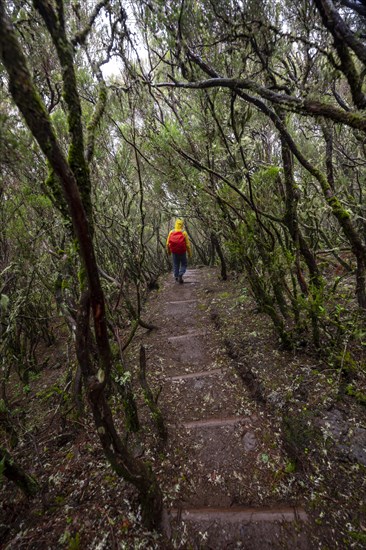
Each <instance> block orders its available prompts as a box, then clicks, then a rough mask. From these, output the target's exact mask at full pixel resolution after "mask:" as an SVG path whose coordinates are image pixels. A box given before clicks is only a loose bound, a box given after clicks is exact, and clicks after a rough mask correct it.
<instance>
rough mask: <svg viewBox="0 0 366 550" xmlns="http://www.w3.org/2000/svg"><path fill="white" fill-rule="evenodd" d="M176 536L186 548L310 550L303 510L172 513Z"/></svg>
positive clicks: (230, 509)
mask: <svg viewBox="0 0 366 550" xmlns="http://www.w3.org/2000/svg"><path fill="white" fill-rule="evenodd" d="M171 517H172V522H173V524H175V525H174V526H175V536H177V534H179V533H180V532H182V535H183V536H185V540H186V542H185V544H186V546H185V547H190V548H202V549H203V548H217V549H220V548H225V549H228V548H241V549H243V550H273V549H276V550H284V549H287V550H293V549H296V550H310V548H311V543H310V540H309V534H308V531H309V525H308V516H307V514H306V512H305V510H304V509H303V508H300V507H290V506H281V507H278V508H249V507H229V508H220V507H215V508H186V509H180V510H177V509H175V510H172V513H171Z"/></svg>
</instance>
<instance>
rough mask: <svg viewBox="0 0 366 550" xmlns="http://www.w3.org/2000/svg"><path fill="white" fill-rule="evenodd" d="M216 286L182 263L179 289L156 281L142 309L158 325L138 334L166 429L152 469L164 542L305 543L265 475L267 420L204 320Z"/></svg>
mask: <svg viewBox="0 0 366 550" xmlns="http://www.w3.org/2000/svg"><path fill="white" fill-rule="evenodd" d="M224 291H225V286H224V283H221V282H219V281H218V278H217V271H216V270H213V269H190V270H189V271H187V273H186V276H185V282H184V284H183V285H179V284H177V283H175V282H174V280H173V279H172V277H171V276H169V277H166V279H165V280H164V281H163V283H162V287H161V288H160V291H159V293H157V295H156V297H155V299H154V300H153V302H152V304H151V310H150V311H151V321H153V322H155V323H157V324H158V325H159V327H160V329H159V330H158V331H153V332H151V333H150V334H147V335H145V337H144V344H145V345H146V349H147V354H148V370H149V376H151V377H152V380H153V383H154V384H155V385H156V384H158V385H160V386H161V388H162V390H161V394H160V397H159V406H160V408H161V410H162V412H163V414H164V418H165V420H166V422H167V425H168V431H169V438H168V443H167V445H166V447H165V448H164V450H163V451H161V469H160V470H159V471H158V475H159V476H160V480H161V483H162V486H163V490H164V492H165V494H166V495H167V499H168V508H169V513H170V518H171V522H170V523H171V538H172V541H173V544H174V546H175V547H176V548H215V549H220V548H245V549H246V548H247V549H251V550H255V549H267V548H268V549H269V548H271V549H273V548H281V549H284V548H289V549H290V548H291V549H294V548H297V549H306V548H310V543H309V542H308V537H307V530H308V517H307V514H306V512H305V510H304V509H303V508H302V507H301V504H299V502H293V501H289V498H287V496H284V495H283V491H282V490H281V485H279V484H278V483H277V481H278V480H277V479H276V472H275V473H274V472H273V461H276V460H278V463H279V464H280V463H281V461H283V456H282V455H281V450H280V449H276V448H275V447H276V445H275V441H274V439H273V437H274V434H273V428H272V426H271V421H270V418H269V416H267V414H266V413H265V412H264V411H263V410H261V408H260V406H259V405H258V404H257V403H256V402H255V401H254V399H253V398H252V397H250V395H249V393H248V392H247V389H246V388H245V386H244V385H243V383H242V381H241V379H240V378H239V377H237V375H236V372H235V365H234V364H233V361H232V360H230V359H229V358H228V356H227V354H226V353H225V350H224V347H223V343H222V335H221V334H220V333H219V332H218V330H217V329H216V328H215V325H214V323H213V321H212V315H211V311H212V306H213V305H214V302H215V293H217V292H224ZM269 449H270V453H269ZM269 454H271V463H272V465H271V467H270V464H269ZM279 470H280V468H279Z"/></svg>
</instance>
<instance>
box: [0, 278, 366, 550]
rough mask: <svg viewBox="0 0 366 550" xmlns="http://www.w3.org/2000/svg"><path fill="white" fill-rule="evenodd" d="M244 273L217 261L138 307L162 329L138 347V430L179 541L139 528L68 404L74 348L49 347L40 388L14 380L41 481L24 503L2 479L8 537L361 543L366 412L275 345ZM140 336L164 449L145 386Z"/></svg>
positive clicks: (134, 440)
mask: <svg viewBox="0 0 366 550" xmlns="http://www.w3.org/2000/svg"><path fill="white" fill-rule="evenodd" d="M244 285H245V283H244V282H243V281H240V280H234V279H232V280H230V281H226V282H223V281H220V280H219V278H218V272H217V270H216V269H207V268H204V269H191V270H189V271H188V272H187V274H186V277H185V283H184V284H183V285H179V284H178V283H175V281H174V279H173V278H172V277H171V276H170V275H169V276H166V277H164V278H162V280H161V282H160V288H159V290H158V291H155V292H154V293H151V294H150V298H149V300H148V302H147V303H146V305H145V312H144V318H145V319H147V320H148V321H149V322H152V323H154V324H155V325H157V326H158V327H159V328H158V330H154V331H151V332H146V331H143V330H140V332H139V333H138V335H137V338H136V339H135V340H134V342H133V344H132V345H131V346H130V348H129V352H128V365H129V370H130V372H131V375H132V379H133V380H134V381H136V382H134V384H135V386H134V387H135V391H136V396H137V399H138V401H139V403H140V407H139V412H140V420H141V425H142V426H141V430H140V432H139V433H138V434H137V435H130V436H129V442H130V445H131V447H132V448H133V449H134V453H135V455H136V457H139V458H142V459H143V460H145V461H149V462H150V463H151V464H152V467H153V469H154V471H155V473H156V475H157V476H158V479H159V481H160V483H161V486H162V489H163V492H164V495H165V506H166V510H167V512H168V516H169V521H167V527H166V531H167V532H166V535H168V536H169V535H170V540H167V536H166V535H165V536H163V535H159V534H156V533H146V532H145V531H144V529H143V528H142V526H141V524H140V516H139V511H138V504H137V499H136V493H135V491H134V490H133V488H131V487H130V486H129V485H127V484H125V483H124V482H123V481H122V480H120V479H119V478H117V476H116V475H115V474H114V473H113V472H112V470H111V469H110V467H109V466H108V465H107V464H106V461H105V459H104V457H103V453H102V451H101V450H100V446H99V442H98V438H97V437H96V435H95V431H94V428H93V425H92V422H91V419H90V417H89V414H88V413H86V414H85V416H84V417H83V418H82V419H78V418H75V417H73V416H72V413H71V414H70V413H68V414H66V413H67V412H68V410H69V409H70V403H69V402H68V400H67V397H66V395H67V394H66V392H64V391H63V390H64V389H65V388H66V389H67V387H68V386H67V384H68V381H67V380H66V377H65V370H66V369H65V368H61V366H62V364H63V361H64V363H65V362H66V361H67V356H66V353H63V355H62V356H60V355H58V357H57V358H56V355H55V353H56V352H55V351H54V350H50V352H49V353H50V360H49V361H48V366H47V370H45V371H43V372H42V375H41V376H40V377H35V378H34V379H33V380H32V382H31V384H30V392H29V393H28V394H27V395H26V396H24V395H23V393H22V388H21V386H19V387H15V386H14V388H13V395H12V400H13V405H14V403H15V402H16V404H17V410H15V411H14V406H13V415H14V416H13V419H14V421H15V419H18V420H17V426H18V432H19V434H20V441H19V444H18V446H17V447H16V448H15V449H14V451H13V453H14V456H15V457H16V458H17V459H18V460H19V461H20V462H21V463H22V466H23V467H24V468H25V469H26V470H28V471H30V472H31V473H33V474H34V475H35V476H36V477H37V478H38V480H39V481H40V483H41V486H42V491H41V493H40V494H39V495H38V496H36V497H35V498H33V499H32V500H28V499H26V498H25V497H23V496H22V494H21V493H20V492H19V490H18V489H16V488H15V487H14V486H13V485H12V484H11V483H9V482H7V481H4V482H3V486H2V501H1V510H0V513H1V516H0V522H1V525H0V539H2V540H3V542H2V544H0V547H1V548H4V549H5V548H7V549H12V548H14V549H15V548H24V549H31V548H41V549H42V548H69V549H77V548H95V549H96V548H98V549H103V548H113V549H114V548H195V549H210V548H215V549H219V548H223V549H229V548H243V549H248V550H249V549H253V550H256V549H267V548H268V549H269V548H275V549H276V548H278V549H280V548H281V549H283V548H289V549H290V548H291V549H293V548H299V549H311V548H322V549H326V548H329V549H333V548H364V547H366V499H365V495H366V491H365V467H366V417H365V408H364V407H362V406H361V405H359V404H357V402H356V400H355V399H353V398H352V397H343V398H342V399H340V397H339V392H338V389H339V380H338V379H337V373H336V372H335V371H333V370H332V369H331V368H330V367H328V366H327V365H324V364H322V363H321V362H320V361H319V359H317V358H316V357H315V356H312V355H311V354H310V353H306V350H303V351H301V352H300V351H299V352H296V353H295V352H291V353H290V352H286V351H283V350H281V349H280V347H279V343H278V341H277V340H276V338H275V336H274V334H273V331H272V330H271V328H270V325H269V321H268V318H267V317H265V316H264V315H262V314H260V313H258V311H257V310H256V307H255V304H254V302H253V301H252V299H251V297H250V295H249V293H248V292H247V291H246V290H245V286H244ZM141 343H143V344H144V346H145V348H146V352H147V367H148V368H147V379H148V382H149V384H150V386H151V388H152V390H153V392H154V393H155V394H156V395H157V394H159V399H158V404H159V406H160V408H161V410H162V413H163V415H164V418H165V421H166V423H167V427H168V434H169V435H168V441H167V443H166V444H165V445H163V444H162V442H161V441H160V440H159V437H158V435H157V431H156V428H155V426H154V423H153V421H152V418H151V415H150V413H149V410H148V408H147V407H146V406H145V405H144V403H143V398H142V392H141V390H140V389H139V388H138V386H137V379H138V377H137V370H138V352H139V346H140V344H141ZM57 353H58V354H60V353H61V352H60V350H58V351H57ZM56 359H57V360H56ZM159 392H160V393H159ZM113 408H114V412H115V414H116V417H117V418H118V425H119V427H120V429H121V430H123V429H124V428H123V412H122V407H121V404H120V403H119V402H118V400H117V399H114V400H113Z"/></svg>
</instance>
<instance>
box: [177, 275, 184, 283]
mask: <svg viewBox="0 0 366 550" xmlns="http://www.w3.org/2000/svg"><path fill="white" fill-rule="evenodd" d="M178 280H179V284H181V285H182V284H183V276H182V275H179V277H178Z"/></svg>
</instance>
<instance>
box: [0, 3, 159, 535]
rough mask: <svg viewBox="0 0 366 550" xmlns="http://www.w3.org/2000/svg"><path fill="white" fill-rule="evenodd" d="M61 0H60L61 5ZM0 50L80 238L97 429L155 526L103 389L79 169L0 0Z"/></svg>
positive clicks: (102, 326)
mask: <svg viewBox="0 0 366 550" xmlns="http://www.w3.org/2000/svg"><path fill="white" fill-rule="evenodd" d="M61 4H62V3H61V2H59V3H58V7H59V9H60V5H61ZM42 5H43V6H46V5H47V9H48V10H52V8H51V6H50V4H48V3H47V2H42ZM53 15H54V14H53ZM53 15H52V17H53ZM0 56H1V58H2V60H3V63H4V66H5V68H6V70H7V73H8V77H9V89H10V92H11V95H12V96H13V99H14V101H15V103H16V105H17V106H18V108H19V110H20V111H21V113H22V114H23V116H24V118H25V120H26V122H27V124H28V126H29V128H30V130H31V132H32V134H33V136H34V137H35V139H36V140H37V141H38V143H39V145H40V147H41V149H42V151H43V153H44V154H45V156H46V157H47V159H48V161H49V163H50V165H51V167H52V169H53V170H54V172H55V174H56V176H57V177H58V179H59V181H60V183H61V185H62V189H63V193H64V196H65V200H66V202H67V205H68V208H69V211H70V216H71V219H72V222H73V228H74V233H75V235H76V237H77V240H78V244H79V254H80V258H81V261H82V265H83V268H84V273H85V280H84V281H83V292H82V296H81V301H80V304H79V312H78V326H77V356H78V360H79V364H80V367H81V370H82V373H83V378H84V383H85V386H86V388H87V394H88V398H89V402H90V406H91V410H92V413H93V417H94V421H95V424H96V428H97V431H98V435H99V438H100V441H101V444H102V447H103V450H104V453H105V455H106V457H107V459H108V461H109V462H110V464H111V465H112V467H113V468H114V469H115V471H116V472H117V473H118V474H119V475H122V476H123V477H124V478H125V479H126V480H127V481H130V482H131V483H133V484H134V485H135V487H136V488H137V490H138V492H139V496H140V502H141V507H142V516H143V521H144V523H145V525H146V527H148V528H157V527H159V526H160V522H161V515H162V494H161V491H160V489H159V486H158V484H157V481H156V479H155V476H154V474H153V472H152V471H150V470H149V468H147V466H146V465H145V464H144V463H142V462H141V461H138V460H136V459H135V458H134V457H133V456H132V455H131V454H130V452H129V450H128V449H127V447H126V446H125V445H124V444H123V443H122V440H121V438H120V437H119V436H118V434H117V431H116V429H115V426H114V422H113V417H112V412H111V409H110V407H109V405H108V402H107V399H106V395H105V389H106V386H107V384H108V382H109V379H110V372H111V362H112V361H111V350H110V345H109V339H108V331H107V321H106V311H105V300H104V294H103V290H102V287H101V283H100V278H99V272H98V266H97V262H96V257H95V251H94V246H93V241H92V228H91V225H90V223H89V220H88V215H87V209H88V203H87V208H85V206H84V204H83V199H82V195H81V193H80V191H79V187H78V180H77V179H76V177H75V172H74V170H76V171H77V167H76V168H75V166H74V170H73V169H72V168H71V165H70V164H69V163H68V162H67V160H66V158H65V157H64V154H63V152H62V149H61V147H60V145H59V143H58V141H57V139H56V136H55V132H54V130H53V127H52V125H51V121H50V118H49V116H48V113H47V111H46V108H45V106H44V104H43V103H42V100H41V99H40V97H39V94H38V92H37V90H36V88H35V86H34V84H33V80H32V77H31V75H30V72H29V70H28V68H27V63H26V59H25V56H24V54H23V52H22V50H21V48H20V45H19V43H18V40H17V37H16V34H15V32H14V30H13V27H12V25H11V22H10V20H9V18H8V17H7V15H6V13H5V8H4V4H3V3H1V4H0ZM79 147H82V142H79ZM83 154H84V152H83V151H81V150H79V151H78V152H77V156H78V158H80V157H81V156H82V155H83ZM74 158H75V157H74ZM84 176H85V173H84V174H82V179H83V178H84ZM90 311H91V312H92V318H93V322H94V335H95V340H96V346H97V350H98V360H99V364H98V369H96V367H95V366H94V364H93V362H92V360H91V357H90V353H89V350H88V333H89V316H90Z"/></svg>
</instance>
